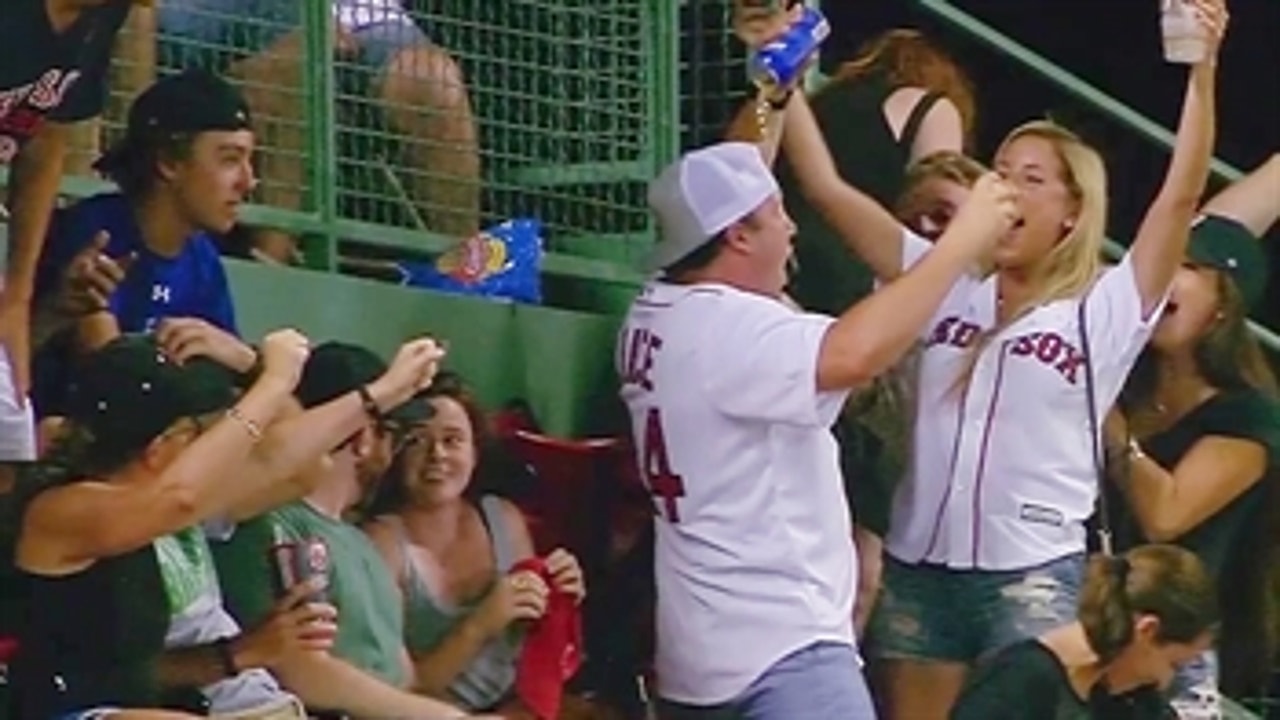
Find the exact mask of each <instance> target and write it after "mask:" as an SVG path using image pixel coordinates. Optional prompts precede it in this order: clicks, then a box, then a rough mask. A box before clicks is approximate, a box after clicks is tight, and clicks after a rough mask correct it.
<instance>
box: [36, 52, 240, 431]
mask: <svg viewBox="0 0 1280 720" xmlns="http://www.w3.org/2000/svg"><path fill="white" fill-rule="evenodd" d="M249 127H250V117H249V110H248V106H247V105H246V104H245V102H244V99H243V98H242V97H241V96H240V94H239V93H238V92H237V91H236V90H235V89H234V88H233V87H232V86H231V85H230V84H228V83H227V82H226V81H224V80H222V79H221V78H218V77H217V76H215V75H212V74H210V73H206V72H203V71H188V72H185V73H182V74H180V75H175V76H172V77H168V78H165V79H163V80H160V81H159V82H157V83H155V84H154V85H152V86H151V87H150V88H148V89H147V90H146V91H145V92H144V93H142V94H141V95H140V96H138V98H137V100H136V101H135V102H134V104H133V106H132V107H131V108H130V111H129V120H128V127H127V129H126V132H125V136H124V138H123V139H122V140H121V141H120V142H119V143H118V144H117V145H115V146H114V147H113V148H111V149H110V150H108V151H107V153H106V154H105V155H103V157H102V158H101V159H100V160H99V161H98V163H97V165H96V167H97V168H98V169H99V171H101V172H102V173H103V174H104V175H106V176H107V177H108V178H110V179H111V180H113V181H114V182H115V183H116V184H117V185H118V186H119V187H120V191H119V192H112V193H106V194H102V195H97V196H95V197H91V198H88V199H86V200H84V201H82V202H80V203H79V204H77V205H75V206H74V207H72V208H70V209H69V210H67V211H66V212H65V213H64V214H63V215H62V216H61V217H60V218H58V219H57V221H56V222H55V227H54V230H53V232H52V233H51V235H50V237H49V239H48V241H47V244H46V246H45V248H44V253H43V254H42V256H41V260H40V264H39V271H38V273H37V283H36V286H37V291H36V296H37V301H38V302H56V300H55V298H59V297H60V296H61V297H62V298H63V299H64V300H65V298H66V297H67V296H70V297H73V298H75V300H76V302H75V303H74V304H75V305H77V306H78V307H79V312H78V316H77V318H76V320H75V322H74V330H73V332H64V333H63V334H62V335H61V336H59V337H58V338H57V339H55V340H53V341H51V342H50V343H48V344H46V346H45V347H44V348H42V352H41V353H40V356H39V358H38V362H37V367H36V371H37V372H36V383H35V392H34V393H33V396H34V398H35V400H36V405H37V410H38V412H39V413H40V414H42V415H48V414H56V412H57V404H58V397H59V396H60V394H61V389H62V388H64V387H65V386H66V381H67V379H68V377H69V376H68V372H69V368H70V364H69V362H68V361H69V358H70V356H72V355H74V354H77V353H82V352H84V351H87V350H92V349H95V348H97V347H100V346H102V345H103V344H105V343H107V342H109V341H110V340H111V339H112V338H114V337H115V336H117V335H119V334H120V333H150V332H154V333H155V334H156V335H157V338H158V339H159V341H160V344H161V346H162V347H164V349H165V350H166V352H168V353H169V354H170V355H172V356H173V357H174V358H175V359H177V360H179V361H182V360H185V359H186V358H188V357H192V356H194V355H207V356H212V357H214V358H215V359H217V360H219V361H220V362H222V363H223V364H225V365H227V366H229V367H232V368H234V369H238V370H242V371H247V370H248V369H250V368H251V367H252V366H253V364H254V361H255V359H256V357H255V354H254V352H253V350H252V349H251V348H249V347H248V346H247V345H245V344H244V343H242V342H240V341H239V340H238V339H237V338H236V321H235V311H234V308H233V305H232V301H231V292H230V289H229V287H228V285H227V278H226V273H225V271H224V270H223V267H222V262H221V260H220V258H219V256H218V250H217V247H216V245H215V243H214V240H213V237H212V236H213V235H214V234H220V233H225V232H227V231H228V230H230V229H231V227H232V226H233V225H234V224H235V222H236V218H237V211H238V209H239V207H240V205H241V203H242V202H243V201H244V200H245V198H246V197H247V195H248V194H249V192H250V191H251V190H252V189H253V187H254V185H255V183H256V180H255V178H254V172H253V166H252V163H251V160H252V157H253V150H254V138H253V132H252V131H251V130H250V129H249Z"/></svg>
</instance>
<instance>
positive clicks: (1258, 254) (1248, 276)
mask: <svg viewBox="0 0 1280 720" xmlns="http://www.w3.org/2000/svg"><path fill="white" fill-rule="evenodd" d="M1261 245H1262V243H1261V242H1259V240H1258V238H1257V237H1255V236H1254V234H1253V233H1251V232H1249V228H1247V227H1245V226H1244V225H1243V224H1242V223H1240V222H1237V221H1235V220H1232V219H1231V218H1228V217H1223V216H1221V215H1201V216H1200V217H1198V218H1196V220H1195V222H1193V223H1192V225H1191V239H1190V241H1189V242H1188V243H1187V260H1188V261H1190V262H1192V263H1194V264H1196V265H1201V266H1204V267H1211V268H1214V269H1215V270H1218V271H1219V272H1223V273H1226V274H1227V276H1228V277H1230V278H1231V280H1232V281H1233V282H1235V284H1236V287H1237V288H1238V289H1239V290H1240V296H1241V297H1242V298H1243V299H1244V303H1245V307H1246V308H1252V307H1253V306H1254V305H1255V304H1257V302H1258V300H1260V299H1261V298H1262V295H1263V293H1264V292H1266V289H1267V256H1266V253H1264V252H1263V250H1262V247H1261Z"/></svg>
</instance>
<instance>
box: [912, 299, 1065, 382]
mask: <svg viewBox="0 0 1280 720" xmlns="http://www.w3.org/2000/svg"><path fill="white" fill-rule="evenodd" d="M981 334H982V328H981V327H979V326H978V325H976V324H974V323H972V322H969V321H967V320H964V319H963V318H960V317H955V316H952V317H947V318H944V319H943V320H942V321H941V322H939V323H938V324H937V325H936V326H934V328H933V332H932V333H930V335H929V342H928V345H929V346H930V347H932V346H934V345H950V346H952V347H957V348H967V347H970V346H972V345H973V344H974V343H975V342H976V341H977V339H978V337H979V336H980V335H981ZM1006 346H1007V347H1008V348H1009V355H1010V356H1012V357H1029V358H1034V359H1035V360H1038V361H1039V362H1041V363H1043V364H1044V365H1046V366H1048V367H1051V368H1053V369H1054V370H1056V371H1057V372H1058V374H1059V375H1061V376H1062V377H1063V379H1064V380H1066V381H1067V382H1068V383H1070V384H1072V385H1075V384H1077V382H1078V381H1079V378H1080V372H1081V371H1082V369H1083V368H1084V353H1082V352H1081V351H1080V349H1079V348H1077V347H1076V346H1075V345H1073V344H1072V343H1071V342H1070V341H1068V340H1067V339H1066V338H1064V337H1063V336H1061V335H1059V334H1058V333H1056V332H1053V331H1051V330H1050V331H1034V332H1029V333H1025V334H1023V335H1018V336H1016V337H1014V338H1013V339H1012V340H1010V341H1009V342H1008V343H1006Z"/></svg>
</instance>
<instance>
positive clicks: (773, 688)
mask: <svg viewBox="0 0 1280 720" xmlns="http://www.w3.org/2000/svg"><path fill="white" fill-rule="evenodd" d="M657 704H658V718H659V720H875V717H876V710H875V705H873V704H872V702H871V693H870V691H868V689H867V683H866V679H865V678H864V677H863V676H862V667H861V663H860V662H859V660H858V651H857V650H856V649H854V647H853V646H852V645H845V644H841V643H835V642H819V643H815V644H813V645H809V646H807V647H804V648H801V649H800V650H797V651H795V652H793V653H791V654H790V655H788V656H786V657H784V658H783V659H781V660H779V661H778V662H776V663H774V664H773V666H771V667H770V668H769V669H768V670H766V671H765V672H764V674H763V675H761V676H760V677H759V678H756V680H755V682H753V683H751V685H750V686H748V687H747V689H746V690H744V691H743V692H742V694H741V695H739V696H738V697H737V698H735V699H733V700H731V701H729V702H727V703H724V704H723V705H711V706H705V705H685V704H683V703H675V702H670V701H666V700H662V699H659V700H658V703H657Z"/></svg>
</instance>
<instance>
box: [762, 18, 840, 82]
mask: <svg viewBox="0 0 1280 720" xmlns="http://www.w3.org/2000/svg"><path fill="white" fill-rule="evenodd" d="M830 34H831V26H830V25H829V24H828V23H827V18H826V16H824V15H823V14H822V12H821V11H819V10H818V9H817V8H805V10H804V13H803V14H802V15H801V16H800V19H798V20H796V21H795V22H794V23H793V24H792V25H791V27H790V28H788V29H787V31H786V32H785V33H783V34H782V36H781V37H779V38H777V39H775V40H773V41H772V42H769V43H767V44H765V45H764V47H762V48H760V49H759V50H757V51H756V52H755V54H754V55H752V57H751V59H750V61H749V72H750V74H751V80H752V82H754V83H756V85H759V86H761V87H791V86H792V85H794V84H795V83H796V81H797V80H799V79H800V74H801V73H802V72H804V70H805V67H806V66H807V63H808V62H809V58H811V57H812V56H813V54H814V53H816V52H817V51H818V48H819V47H820V46H821V45H822V43H823V41H824V40H826V39H827V36H828V35H830Z"/></svg>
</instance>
